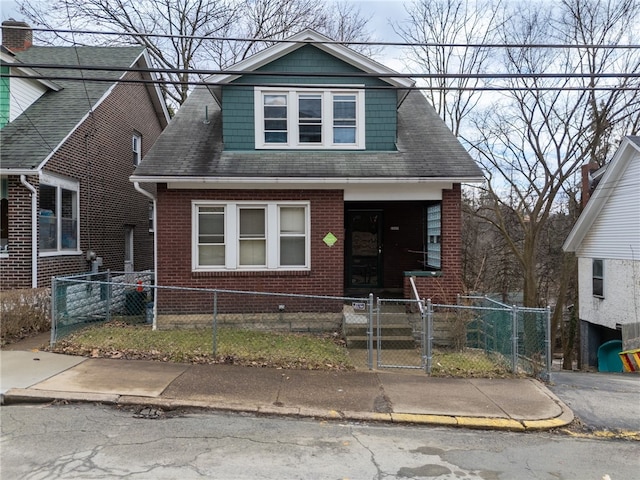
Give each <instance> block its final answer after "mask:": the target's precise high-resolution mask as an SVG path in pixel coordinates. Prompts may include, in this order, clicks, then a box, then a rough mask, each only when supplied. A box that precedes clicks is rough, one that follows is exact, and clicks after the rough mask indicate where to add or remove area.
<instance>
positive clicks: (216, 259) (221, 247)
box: [192, 201, 310, 271]
mask: <svg viewBox="0 0 640 480" xmlns="http://www.w3.org/2000/svg"><path fill="white" fill-rule="evenodd" d="M192 205H193V222H192V225H193V232H192V237H193V255H192V268H193V270H194V271H220V270H308V269H309V265H310V238H309V204H308V202H265V203H254V202H211V201H194V202H193V204H192Z"/></svg>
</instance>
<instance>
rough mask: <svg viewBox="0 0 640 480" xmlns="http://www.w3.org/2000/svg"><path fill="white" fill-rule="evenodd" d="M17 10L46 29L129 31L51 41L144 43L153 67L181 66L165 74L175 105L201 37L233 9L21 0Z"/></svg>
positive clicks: (145, 1) (203, 2) (193, 3)
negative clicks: (118, 35) (115, 35)
mask: <svg viewBox="0 0 640 480" xmlns="http://www.w3.org/2000/svg"><path fill="white" fill-rule="evenodd" d="M20 10H21V12H22V13H23V14H24V15H25V16H26V17H27V18H28V19H29V20H30V21H31V22H33V23H35V24H36V25H42V26H44V27H46V28H50V29H73V30H98V29H101V28H104V29H106V30H110V31H116V32H123V33H126V34H132V35H131V36H130V35H127V36H122V37H120V38H114V37H113V36H109V37H103V38H102V40H100V37H99V38H98V39H96V38H95V37H88V36H86V35H84V36H83V35H74V36H73V37H72V36H71V35H69V34H57V35H55V36H56V37H57V39H56V38H54V39H52V41H54V42H55V41H56V40H57V42H58V43H60V42H68V41H73V42H75V43H84V44H91V45H95V44H96V43H103V44H113V43H120V44H122V43H130V44H131V43H135V44H139V45H143V46H145V47H146V48H147V49H148V51H149V53H150V56H151V59H152V61H153V64H154V65H153V66H155V67H158V68H162V69H169V70H175V71H178V70H180V72H179V73H173V74H168V75H165V77H167V78H169V79H171V80H174V81H175V82H176V83H175V84H171V85H167V86H166V88H165V89H164V92H165V95H166V96H167V97H168V100H169V101H170V102H171V103H174V104H182V103H183V102H184V101H185V100H186V98H187V93H188V90H189V84H188V82H189V80H190V74H189V73H188V72H187V70H189V69H192V68H194V67H195V66H196V65H198V64H199V62H201V61H203V60H204V59H202V58H201V57H199V55H200V54H201V52H202V46H203V44H204V40H203V38H202V37H207V36H214V35H217V34H218V33H220V32H222V31H224V29H225V28H226V27H227V26H228V25H229V24H231V23H232V22H233V21H235V18H236V13H237V10H236V7H235V6H234V5H233V3H232V2H230V1H225V0H223V1H211V0H83V1H81V2H78V1H70V0H51V1H50V2H40V1H35V0H24V1H22V2H21V3H20ZM146 34H158V35H166V37H151V36H147V35H146ZM196 37H199V38H196Z"/></svg>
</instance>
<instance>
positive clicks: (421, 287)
mask: <svg viewBox="0 0 640 480" xmlns="http://www.w3.org/2000/svg"><path fill="white" fill-rule="evenodd" d="M461 208H462V196H461V191H460V184H454V186H453V188H452V189H451V190H443V192H442V271H441V275H440V276H435V277H416V287H417V289H418V294H419V295H420V297H421V298H430V299H431V300H432V301H433V302H434V303H447V304H452V303H455V302H456V296H457V295H458V294H460V293H462V239H461V231H462V211H461ZM404 296H405V298H413V294H412V291H411V285H410V283H409V277H405V278H404Z"/></svg>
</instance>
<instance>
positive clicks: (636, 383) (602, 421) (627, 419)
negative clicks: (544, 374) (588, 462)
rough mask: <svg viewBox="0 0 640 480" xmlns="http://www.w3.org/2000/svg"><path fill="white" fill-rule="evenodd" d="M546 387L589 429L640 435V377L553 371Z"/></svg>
mask: <svg viewBox="0 0 640 480" xmlns="http://www.w3.org/2000/svg"><path fill="white" fill-rule="evenodd" d="M547 386H548V387H549V389H550V390H551V391H552V392H553V393H555V394H556V395H557V396H558V397H559V398H560V400H562V401H563V402H564V403H566V404H567V405H568V406H569V408H571V410H573V413H574V414H575V416H576V417H578V418H579V419H580V420H582V422H583V423H584V424H585V425H586V426H587V427H590V428H593V429H595V430H630V431H634V432H640V400H639V399H640V375H637V374H633V373H626V374H625V373H602V372H600V373H585V372H569V371H566V372H565V371H563V372H552V373H551V381H550V383H549V384H548V385H547Z"/></svg>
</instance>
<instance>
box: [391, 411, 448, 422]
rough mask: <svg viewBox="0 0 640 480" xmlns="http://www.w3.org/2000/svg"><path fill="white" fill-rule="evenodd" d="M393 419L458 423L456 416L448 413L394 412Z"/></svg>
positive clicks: (397, 420) (398, 420)
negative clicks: (450, 415) (419, 413)
mask: <svg viewBox="0 0 640 480" xmlns="http://www.w3.org/2000/svg"><path fill="white" fill-rule="evenodd" d="M391 420H392V421H394V422H405V423H428V424H434V425H457V424H458V422H457V421H456V419H455V418H454V417H449V416H446V415H418V414H413V413H392V414H391Z"/></svg>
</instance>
